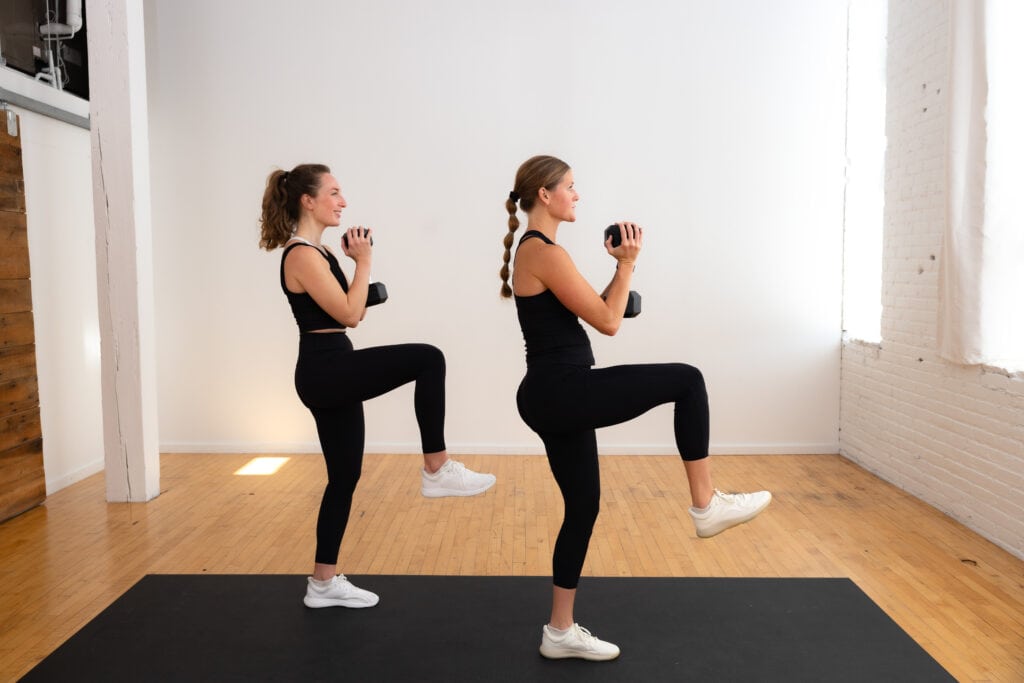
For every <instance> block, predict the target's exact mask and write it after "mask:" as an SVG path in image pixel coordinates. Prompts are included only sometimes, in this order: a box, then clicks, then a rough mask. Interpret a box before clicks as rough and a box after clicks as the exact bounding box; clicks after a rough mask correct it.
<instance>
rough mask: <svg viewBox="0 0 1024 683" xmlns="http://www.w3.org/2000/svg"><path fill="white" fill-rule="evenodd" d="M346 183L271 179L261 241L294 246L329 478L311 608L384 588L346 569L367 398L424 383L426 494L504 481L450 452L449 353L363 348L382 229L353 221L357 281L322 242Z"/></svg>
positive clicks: (294, 299) (302, 351) (301, 386)
mask: <svg viewBox="0 0 1024 683" xmlns="http://www.w3.org/2000/svg"><path fill="white" fill-rule="evenodd" d="M347 205H348V204H347V202H346V201H345V198H344V197H343V196H342V194H341V187H340V186H339V185H338V181H337V180H336V179H335V178H334V176H332V175H331V170H330V169H329V168H328V167H327V166H323V165H321V164H302V165H300V166H296V167H295V168H294V169H292V170H291V171H282V170H277V171H274V172H273V173H271V174H270V176H269V177H268V178H267V186H266V189H265V190H264V193H263V212H262V216H261V219H260V223H261V226H260V246H261V247H262V248H264V249H266V250H267V251H271V250H273V249H276V248H278V247H284V253H283V254H282V255H281V289H283V290H284V294H285V296H286V297H287V298H288V303H289V304H290V305H291V309H292V313H293V314H294V315H295V322H296V323H298V326H299V333H300V334H299V357H298V360H297V362H296V365H295V389H296V391H297V392H298V395H299V399H300V400H301V401H302V403H303V404H304V405H305V406H306V407H307V408H309V410H310V412H311V413H313V418H314V420H315V422H316V429H317V434H318V436H319V438H320V446H321V448H322V450H323V455H324V461H325V462H326V463H327V486H326V488H325V489H324V495H323V499H322V500H321V503H320V512H319V515H318V517H317V522H316V553H315V560H314V564H313V575H312V576H311V577H309V580H308V582H307V584H308V585H307V587H306V596H305V598H304V600H303V601H304V602H305V604H306V606H307V607H334V606H339V607H372V606H373V605H376V604H377V600H378V598H377V596H376V595H375V594H373V593H371V592H370V591H367V590H363V589H362V588H357V587H356V586H354V585H352V583H351V582H349V581H348V579H346V578H345V576H344V575H342V574H338V573H337V564H338V553H339V551H340V549H341V540H342V536H343V535H344V533H345V527H346V526H347V524H348V517H349V511H350V509H351V506H352V494H353V492H354V491H355V488H356V483H357V482H358V481H359V475H360V472H361V470H362V463H363V441H364V422H363V401H366V400H368V399H371V398H374V397H376V396H380V395H381V394H384V393H386V392H389V391H391V390H392V389H395V388H397V387H399V386H402V385H403V384H407V383H409V382H415V383H416V389H415V393H414V397H413V407H414V410H415V414H416V422H417V424H418V426H419V431H420V439H421V446H422V449H423V469H422V470H421V472H420V477H421V487H420V492H421V493H422V494H423V495H424V496H426V497H428V498H440V497H443V496H473V495H476V494H479V493H483V492H484V491H486V490H487V489H489V488H490V487H491V486H493V485H494V481H495V477H494V475H493V474H479V473H477V472H473V471H471V470H468V469H466V467H465V466H464V465H462V463H459V462H456V461H454V460H452V459H450V458H449V457H448V453H447V450H446V447H445V440H444V409H445V360H444V355H443V354H442V353H441V351H440V350H439V349H437V348H436V347H434V346H430V345H428V344H396V345H392V346H378V347H372V348H367V349H359V350H355V349H354V348H353V346H352V342H351V341H350V340H349V338H348V334H346V329H347V328H350V327H355V326H356V325H358V324H359V323H360V322H361V321H362V320H363V318H364V317H365V315H366V297H367V292H368V289H369V282H370V276H369V273H370V263H371V260H372V258H373V239H372V234H373V231H372V230H370V229H369V228H363V227H362V226H358V227H353V228H349V229H348V230H347V231H346V232H345V234H344V237H343V239H342V242H341V250H342V253H344V255H345V256H347V257H349V258H350V259H352V260H353V261H355V273H354V274H353V276H352V281H351V282H349V280H348V278H346V277H345V274H344V272H342V270H341V265H340V264H339V263H338V259H337V257H335V255H334V253H333V252H332V251H331V250H330V249H329V248H327V247H326V246H325V245H324V244H322V242H321V238H322V236H323V233H324V230H326V229H327V228H328V227H330V226H336V225H339V224H340V223H341V212H342V210H343V209H344V208H345V207H346V206H347Z"/></svg>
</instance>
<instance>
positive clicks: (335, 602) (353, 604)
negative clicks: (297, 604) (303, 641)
mask: <svg viewBox="0 0 1024 683" xmlns="http://www.w3.org/2000/svg"><path fill="white" fill-rule="evenodd" d="M378 602H380V599H379V598H378V599H377V600H374V601H373V602H366V601H364V600H358V601H355V600H354V601H349V600H339V599H337V598H311V597H309V596H308V595H307V596H306V597H304V598H303V599H302V604H304V605H305V606H306V607H310V608H312V609H318V608H320V607H347V608H348V609H363V608H364V607H373V606H374V605H376V604H377V603H378Z"/></svg>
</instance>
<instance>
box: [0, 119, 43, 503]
mask: <svg viewBox="0 0 1024 683" xmlns="http://www.w3.org/2000/svg"><path fill="white" fill-rule="evenodd" d="M20 133H21V126H20V122H19V121H18V119H17V117H16V116H14V114H13V113H12V112H9V111H5V110H0V520H4V519H8V518H10V517H13V516H14V515H17V514H19V513H22V512H24V511H25V510H28V509H29V508H32V507H34V506H36V505H39V504H40V503H41V502H43V500H44V499H45V498H46V479H45V476H44V474H43V434H42V429H41V427H40V423H39V383H38V380H37V378H36V346H35V329H34V327H33V321H32V287H31V281H30V280H29V262H28V230H27V228H26V225H27V224H26V220H25V178H24V175H23V173H22V166H21V136H20Z"/></svg>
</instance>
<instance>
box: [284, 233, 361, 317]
mask: <svg viewBox="0 0 1024 683" xmlns="http://www.w3.org/2000/svg"><path fill="white" fill-rule="evenodd" d="M295 247H310V248H311V249H316V250H317V251H318V252H320V254H321V256H323V257H324V258H325V259H327V263H328V264H329V265H330V267H331V274H332V275H334V277H335V279H337V280H338V284H340V285H341V289H342V290H343V291H344V292H346V293H347V292H348V280H346V279H345V273H343V272H341V264H340V263H338V259H337V258H335V256H334V254H332V253H331V252H329V251H325V250H320V249H317V248H316V247H315V246H313V245H312V244H305V243H303V242H295V243H294V244H289V245H288V246H287V247H285V249H284V253H283V254H282V255H281V289H283V290H284V295H285V296H286V297H288V303H289V304H290V305H291V307H292V315H294V316H295V322H296V323H298V325H299V332H311V331H313V330H331V329H337V328H339V327H341V328H344V327H345V326H344V325H342V324H341V323H340V322H338V321H337V320H335V319H334V318H332V317H331V316H330V315H329V314H328V313H327V311H325V310H324V309H322V308H320V305H319V304H318V303H317V302H316V301H314V300H313V297H311V296H310V295H309V294H308V293H307V292H302V293H296V292H289V291H288V288H287V287H286V286H285V284H284V260H285V258H286V257H287V256H288V252H289V251H291V250H292V249H294V248H295Z"/></svg>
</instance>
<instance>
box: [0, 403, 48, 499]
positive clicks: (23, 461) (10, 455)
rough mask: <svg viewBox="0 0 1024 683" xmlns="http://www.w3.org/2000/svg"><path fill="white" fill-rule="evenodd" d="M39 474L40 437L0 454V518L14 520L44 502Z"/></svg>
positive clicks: (43, 484)
mask: <svg viewBox="0 0 1024 683" xmlns="http://www.w3.org/2000/svg"><path fill="white" fill-rule="evenodd" d="M36 414H37V416H38V411H36ZM42 471H43V440H42V438H38V439H35V440H33V441H29V442H27V443H24V444H22V445H20V446H17V447H15V448H10V449H8V450H5V451H3V452H0V482H3V485H2V486H0V519H7V518H9V517H13V516H14V515H17V514H20V513H22V512H24V511H25V510H28V509H30V508H33V507H35V506H36V505H38V504H39V503H41V502H42V501H43V500H45V498H46V480H45V478H44V477H42V476H40V475H41V473H42Z"/></svg>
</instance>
